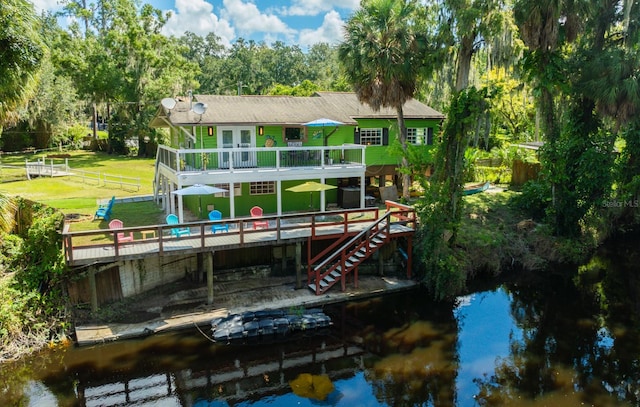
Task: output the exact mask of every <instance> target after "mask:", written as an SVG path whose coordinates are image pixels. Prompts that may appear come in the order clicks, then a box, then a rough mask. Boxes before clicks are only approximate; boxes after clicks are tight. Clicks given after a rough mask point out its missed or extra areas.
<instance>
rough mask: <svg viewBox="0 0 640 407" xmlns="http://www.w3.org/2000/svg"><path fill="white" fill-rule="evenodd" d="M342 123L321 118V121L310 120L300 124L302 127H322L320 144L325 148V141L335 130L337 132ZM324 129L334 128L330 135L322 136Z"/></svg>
mask: <svg viewBox="0 0 640 407" xmlns="http://www.w3.org/2000/svg"><path fill="white" fill-rule="evenodd" d="M343 124H344V123H342V122H339V121H337V120H332V119H327V118H324V117H323V118H321V119H316V120H312V121H310V122H306V123H302V125H303V126H305V127H322V142H323V144H324V145H325V146H326V145H327V139H328V138H329V137H330V136H331V135H332V134H333V133H335V131H336V130H338V126H341V125H343ZM325 127H335V128H334V129H333V130H332V131H331V133H329V134H328V135H326V136H325V135H324V128H325Z"/></svg>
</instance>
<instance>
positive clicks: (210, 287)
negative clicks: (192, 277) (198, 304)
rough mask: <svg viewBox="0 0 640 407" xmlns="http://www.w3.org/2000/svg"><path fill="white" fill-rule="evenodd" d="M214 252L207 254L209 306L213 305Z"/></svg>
mask: <svg viewBox="0 0 640 407" xmlns="http://www.w3.org/2000/svg"><path fill="white" fill-rule="evenodd" d="M214 254H215V252H214V251H211V252H209V253H207V261H205V264H206V268H207V305H212V304H213V266H214V263H213V255H214Z"/></svg>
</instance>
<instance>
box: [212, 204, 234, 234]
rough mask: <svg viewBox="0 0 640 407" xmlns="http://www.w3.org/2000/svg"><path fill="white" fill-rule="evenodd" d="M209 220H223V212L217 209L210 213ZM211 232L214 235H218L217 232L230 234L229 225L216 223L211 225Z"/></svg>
mask: <svg viewBox="0 0 640 407" xmlns="http://www.w3.org/2000/svg"><path fill="white" fill-rule="evenodd" d="M209 220H222V212H220V211H219V210H216V209H214V210H212V211H211V212H209ZM211 231H212V232H213V233H216V232H217V231H221V232H228V231H229V225H227V224H226V223H216V224H214V225H211Z"/></svg>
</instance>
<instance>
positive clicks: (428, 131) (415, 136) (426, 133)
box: [407, 127, 433, 146]
mask: <svg viewBox="0 0 640 407" xmlns="http://www.w3.org/2000/svg"><path fill="white" fill-rule="evenodd" d="M407 143H409V144H414V145H418V146H420V145H427V146H430V145H432V144H433V128H431V127H418V128H408V129H407Z"/></svg>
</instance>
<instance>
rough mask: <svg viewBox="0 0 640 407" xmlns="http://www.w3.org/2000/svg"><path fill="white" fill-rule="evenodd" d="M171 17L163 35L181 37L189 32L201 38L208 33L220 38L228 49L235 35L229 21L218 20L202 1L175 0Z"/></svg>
mask: <svg viewBox="0 0 640 407" xmlns="http://www.w3.org/2000/svg"><path fill="white" fill-rule="evenodd" d="M175 7H176V9H175V10H171V11H172V12H173V15H172V16H171V18H170V19H169V21H167V24H166V25H165V26H164V28H163V33H164V34H165V35H175V36H181V35H182V34H184V33H185V32H186V31H190V32H192V33H194V34H197V35H199V36H201V37H205V36H206V35H207V34H209V33H210V32H213V33H215V34H216V35H217V36H218V37H220V42H221V43H222V45H224V46H225V47H229V46H230V45H231V42H232V41H234V40H235V37H236V33H235V30H234V29H233V27H232V26H231V24H229V21H227V20H225V19H221V18H219V17H218V16H217V15H216V14H215V13H214V12H213V6H212V5H211V4H210V3H207V2H206V1H204V0H176V2H175Z"/></svg>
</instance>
